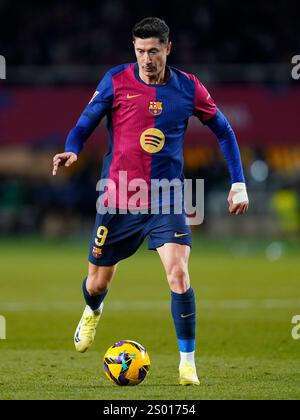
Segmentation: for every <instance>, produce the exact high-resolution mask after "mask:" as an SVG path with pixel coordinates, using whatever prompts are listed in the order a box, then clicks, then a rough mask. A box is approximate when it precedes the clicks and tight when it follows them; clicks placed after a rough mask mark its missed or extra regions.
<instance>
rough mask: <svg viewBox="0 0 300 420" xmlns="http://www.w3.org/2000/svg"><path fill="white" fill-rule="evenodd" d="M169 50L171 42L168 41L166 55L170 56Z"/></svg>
mask: <svg viewBox="0 0 300 420" xmlns="http://www.w3.org/2000/svg"><path fill="white" fill-rule="evenodd" d="M171 49H172V42H171V41H169V42H168V44H167V55H169V54H170V52H171Z"/></svg>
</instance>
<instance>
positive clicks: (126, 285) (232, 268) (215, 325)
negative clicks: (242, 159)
mask: <svg viewBox="0 0 300 420" xmlns="http://www.w3.org/2000/svg"><path fill="white" fill-rule="evenodd" d="M267 245H268V243H267V242H266V241H265V242H251V241H250V242H245V241H237V240H227V241H226V242H224V241H223V242H222V241H221V242H220V241H213V240H208V239H205V238H201V237H199V238H195V239H194V248H193V251H192V254H191V260H190V274H191V278H192V284H193V287H194V289H195V293H196V297H197V307H198V313H197V353H196V355H197V366H198V373H199V377H200V381H201V385H200V386H199V387H181V386H179V385H178V384H177V381H178V377H177V376H178V374H177V372H178V361H179V358H178V352H177V343H176V339H175V333H174V329H173V324H172V319H171V314H170V309H169V307H170V303H169V296H170V294H169V289H168V287H167V282H166V280H165V275H164V271H163V268H162V265H161V263H160V261H159V257H158V255H157V254H156V253H155V252H149V251H147V250H145V249H144V248H142V249H141V250H140V251H139V252H138V253H137V254H136V255H135V256H133V257H131V258H130V259H128V260H126V261H124V262H122V263H121V264H120V266H119V270H118V273H117V275H116V277H115V279H114V282H113V284H112V288H111V290H110V292H109V295H108V296H107V300H106V304H105V310H104V313H103V316H102V319H101V321H100V324H99V328H98V333H97V336H96V340H95V343H94V344H93V347H92V348H91V350H90V351H89V352H87V353H85V354H83V355H82V354H77V353H76V352H75V351H74V348H73V333H74V329H75V327H76V325H77V323H78V320H79V318H80V316H81V313H82V310H83V300H82V296H81V282H82V279H83V277H84V276H85V272H86V258H87V249H88V240H74V241H73V242H70V241H66V242H46V241H42V240H38V239H30V240H29V239H14V240H13V239H6V240H5V239H2V240H1V241H0V254H1V273H0V276H1V289H0V290H1V292H0V315H3V316H5V318H6V323H7V339H6V340H0V400H2V399H101V400H102V399H104V400H105V399H107V400H113V399H121V400H126V399H129V400H130V399H131V400H132V399H168V400H178V399H180V400H182V399H187V400H189V399H196V400H200V399H299V398H300V358H299V355H300V340H299V341H295V340H293V339H292V336H291V331H292V327H293V326H292V324H291V320H292V317H293V316H294V315H296V314H299V315H300V287H299V285H300V282H299V273H300V259H299V250H300V246H299V245H297V244H295V243H291V242H289V243H286V244H285V245H284V252H283V255H282V258H280V259H279V260H277V261H270V260H268V259H267V258H266V254H265V249H266V247H267ZM121 339H132V340H135V341H138V342H140V343H141V344H143V345H144V346H145V347H146V348H147V349H148V351H149V354H150V358H151V369H150V373H149V375H148V377H147V378H146V380H145V381H144V382H143V383H142V384H141V385H139V386H137V387H132V388H130V387H123V388H121V387H118V386H116V385H114V384H111V383H110V382H109V381H108V380H107V379H106V378H105V376H104V372H103V368H102V358H103V355H104V353H105V350H106V349H107V348H108V347H109V346H110V345H112V344H113V343H114V342H116V341H119V340H121Z"/></svg>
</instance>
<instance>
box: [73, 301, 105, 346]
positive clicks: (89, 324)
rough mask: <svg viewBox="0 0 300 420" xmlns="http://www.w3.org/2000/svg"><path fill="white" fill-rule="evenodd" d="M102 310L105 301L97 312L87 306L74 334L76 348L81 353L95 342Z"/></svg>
mask: <svg viewBox="0 0 300 420" xmlns="http://www.w3.org/2000/svg"><path fill="white" fill-rule="evenodd" d="M102 310H103V303H102V304H101V306H100V308H99V311H97V312H96V313H95V312H91V310H90V309H88V308H87V307H86V308H85V310H84V312H83V315H82V317H81V320H80V321H79V324H78V326H77V328H76V331H75V335H74V344H75V348H76V350H77V351H78V352H79V353H84V352H85V351H87V350H88V348H89V347H91V345H92V344H93V342H94V339H95V335H96V328H97V325H98V322H99V319H100V317H101V314H102Z"/></svg>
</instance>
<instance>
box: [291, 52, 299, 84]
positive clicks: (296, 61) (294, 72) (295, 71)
mask: <svg viewBox="0 0 300 420" xmlns="http://www.w3.org/2000/svg"><path fill="white" fill-rule="evenodd" d="M292 64H295V66H294V67H293V68H292V78H293V79H294V80H299V79H300V55H294V57H292Z"/></svg>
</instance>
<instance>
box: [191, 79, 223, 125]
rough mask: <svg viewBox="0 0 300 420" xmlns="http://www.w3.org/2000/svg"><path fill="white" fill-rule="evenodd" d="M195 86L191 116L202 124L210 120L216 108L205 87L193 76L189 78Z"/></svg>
mask: <svg viewBox="0 0 300 420" xmlns="http://www.w3.org/2000/svg"><path fill="white" fill-rule="evenodd" d="M191 79H192V80H193V82H194V84H195V97H194V112H193V115H195V116H196V117H198V118H199V120H200V121H202V122H203V123H204V122H205V121H207V120H209V119H210V118H212V117H213V116H214V115H215V114H216V112H217V106H216V104H215V102H214V100H213V98H212V97H211V95H210V93H209V92H208V90H207V89H206V87H205V86H204V85H203V84H202V83H201V82H200V81H199V80H198V79H197V77H195V76H191Z"/></svg>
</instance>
